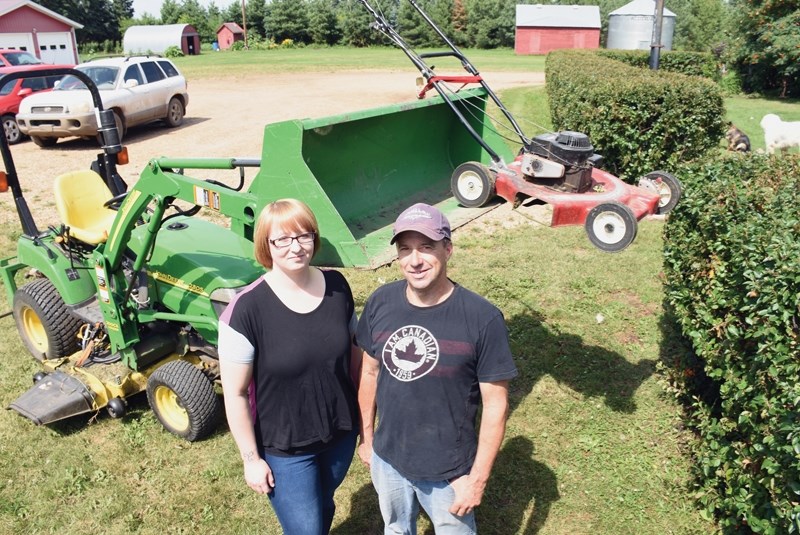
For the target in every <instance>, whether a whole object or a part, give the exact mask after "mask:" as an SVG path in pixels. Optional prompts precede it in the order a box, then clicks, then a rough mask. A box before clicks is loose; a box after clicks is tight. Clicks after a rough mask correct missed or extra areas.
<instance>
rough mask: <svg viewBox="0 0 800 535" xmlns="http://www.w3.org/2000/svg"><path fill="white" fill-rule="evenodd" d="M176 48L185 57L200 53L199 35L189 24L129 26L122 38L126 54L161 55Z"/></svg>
mask: <svg viewBox="0 0 800 535" xmlns="http://www.w3.org/2000/svg"><path fill="white" fill-rule="evenodd" d="M171 46H177V47H178V48H180V49H181V50H182V51H183V53H184V54H185V55H187V56H193V55H195V54H199V53H200V35H199V34H198V33H197V30H195V29H194V26H192V25H191V24H161V25H156V26H131V27H130V28H128V29H127V30H126V31H125V35H124V36H123V37H122V48H123V50H124V51H125V53H126V54H147V53H148V52H149V53H151V54H163V53H164V51H165V50H166V49H168V48H169V47H171Z"/></svg>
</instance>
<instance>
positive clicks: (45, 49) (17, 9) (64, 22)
mask: <svg viewBox="0 0 800 535" xmlns="http://www.w3.org/2000/svg"><path fill="white" fill-rule="evenodd" d="M75 28H78V29H80V28H83V25H82V24H78V23H77V22H75V21H72V20H69V19H68V18H66V17H62V16H61V15H59V14H58V13H56V12H54V11H51V10H49V9H47V8H46V7H42V6H40V5H39V4H37V3H36V2H33V1H31V0H0V48H15V49H17V50H25V51H27V52H30V53H31V54H33V55H35V56H36V57H37V58H39V59H41V60H42V61H44V62H45V63H55V64H76V63H80V59H79V58H78V47H77V44H76V40H75Z"/></svg>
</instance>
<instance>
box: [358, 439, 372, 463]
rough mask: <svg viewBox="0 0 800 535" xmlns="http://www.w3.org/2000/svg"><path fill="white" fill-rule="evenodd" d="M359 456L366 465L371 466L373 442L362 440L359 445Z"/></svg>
mask: <svg viewBox="0 0 800 535" xmlns="http://www.w3.org/2000/svg"><path fill="white" fill-rule="evenodd" d="M357 452H358V458H359V459H361V462H362V463H364V466H366V467H367V468H369V467H370V466H371V465H372V443H371V442H362V443H361V444H359V445H358V450H357Z"/></svg>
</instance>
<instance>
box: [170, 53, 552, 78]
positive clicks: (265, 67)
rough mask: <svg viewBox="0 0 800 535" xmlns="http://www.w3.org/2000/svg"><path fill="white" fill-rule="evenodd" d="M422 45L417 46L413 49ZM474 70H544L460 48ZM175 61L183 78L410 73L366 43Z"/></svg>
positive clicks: (538, 59)
mask: <svg viewBox="0 0 800 535" xmlns="http://www.w3.org/2000/svg"><path fill="white" fill-rule="evenodd" d="M425 51H426V50H425V49H420V50H417V52H418V53H422V52H425ZM462 52H463V53H464V55H465V56H466V57H467V58H468V59H469V60H470V62H471V63H472V64H473V65H474V66H475V67H476V68H477V69H478V71H493V70H495V71H544V60H545V57H544V56H518V55H516V54H515V53H514V51H513V50H511V49H499V50H478V49H470V50H463V51H462ZM429 62H430V64H433V65H434V66H436V67H437V69H438V70H439V71H444V70H447V71H448V72H450V73H456V74H457V73H459V72H460V71H463V68H462V67H461V65H460V63H459V62H458V61H457V60H455V59H453V58H435V59H432V60H429ZM175 63H176V64H177V65H178V67H179V68H180V69H181V71H182V72H183V73H184V74H185V75H186V77H187V78H188V79H189V83H190V84H191V80H192V78H197V77H213V78H217V77H226V76H228V77H230V76H232V77H237V76H243V73H245V72H248V73H252V72H265V73H269V72H300V71H320V70H323V71H338V70H351V69H355V70H359V69H392V70H408V71H414V72H416V68H415V67H414V65H413V64H412V63H411V62H410V61H409V59H408V58H407V57H406V55H405V54H403V52H402V51H400V50H399V49H397V48H394V47H370V48H361V49H356V48H346V47H330V48H310V47H309V48H276V49H273V50H240V51H235V52H227V51H226V52H204V53H203V54H200V55H197V56H186V57H182V58H176V59H175Z"/></svg>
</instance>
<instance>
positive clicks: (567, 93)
mask: <svg viewBox="0 0 800 535" xmlns="http://www.w3.org/2000/svg"><path fill="white" fill-rule="evenodd" d="M545 74H546V77H547V94H548V97H549V102H550V113H551V117H552V121H553V125H554V127H555V128H556V129H557V130H575V131H579V132H583V133H585V134H587V135H588V136H589V138H590V139H591V141H592V144H593V145H594V147H595V150H596V152H598V153H600V154H602V155H603V156H604V158H605V164H604V166H603V167H604V168H605V169H607V170H608V171H609V172H611V173H614V174H616V175H618V176H622V177H623V178H626V179H628V180H630V181H634V179H635V178H637V177H639V176H641V175H643V174H645V173H648V172H650V171H653V170H654V169H666V170H670V169H674V168H675V167H676V166H677V165H678V163H679V162H685V161H689V160H693V159H695V158H697V157H699V156H701V155H703V154H704V153H705V152H706V151H708V150H709V149H711V148H716V147H717V146H718V145H719V140H720V139H721V138H722V135H723V131H724V119H723V117H724V111H725V110H724V107H723V100H722V94H721V92H720V90H719V88H718V87H717V86H716V85H715V84H714V83H713V82H711V81H709V80H707V79H704V78H700V77H695V76H684V75H681V74H676V73H670V72H664V71H651V70H648V69H641V68H636V67H631V66H629V65H626V64H624V63H622V62H620V61H615V60H612V59H609V58H606V57H603V56H602V55H599V54H597V53H596V52H593V51H583V50H559V51H555V52H551V53H550V54H549V55H548V56H547V61H546V64H545Z"/></svg>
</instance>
